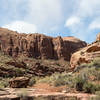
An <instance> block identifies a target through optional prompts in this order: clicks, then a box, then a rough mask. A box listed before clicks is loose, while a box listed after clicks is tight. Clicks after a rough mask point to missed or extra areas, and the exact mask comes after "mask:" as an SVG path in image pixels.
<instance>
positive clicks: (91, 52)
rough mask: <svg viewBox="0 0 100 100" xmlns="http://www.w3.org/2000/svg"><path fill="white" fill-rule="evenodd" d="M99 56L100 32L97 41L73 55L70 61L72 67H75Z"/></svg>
mask: <svg viewBox="0 0 100 100" xmlns="http://www.w3.org/2000/svg"><path fill="white" fill-rule="evenodd" d="M98 57H100V34H98V35H97V39H96V42H93V43H92V44H90V45H88V46H87V47H85V48H82V49H81V50H79V51H77V52H75V53H74V54H73V55H72V57H71V61H70V64H71V68H72V69H74V68H75V67H76V66H78V65H80V64H82V63H90V62H91V61H92V60H93V59H95V58H98Z"/></svg>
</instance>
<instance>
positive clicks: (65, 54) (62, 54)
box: [0, 28, 87, 61]
mask: <svg viewBox="0 0 100 100" xmlns="http://www.w3.org/2000/svg"><path fill="white" fill-rule="evenodd" d="M86 45H87V44H86V43H85V42H84V41H81V40H79V39H77V38H74V37H65V38H62V37H56V38H52V37H49V36H45V35H43V34H37V33H35V34H24V33H21V34H20V33H17V32H15V31H10V30H8V29H4V28H0V50H1V51H3V52H4V53H5V54H8V55H10V56H13V57H18V56H20V55H24V56H28V57H34V58H41V59H64V60H67V61H69V60H70V57H71V54H72V53H74V52H75V51H77V50H78V49H80V48H82V47H85V46H86Z"/></svg>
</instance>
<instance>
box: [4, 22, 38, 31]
mask: <svg viewBox="0 0 100 100" xmlns="http://www.w3.org/2000/svg"><path fill="white" fill-rule="evenodd" d="M2 27H4V28H8V29H10V30H13V31H18V32H19V33H34V32H36V31H37V27H36V25H34V24H30V23H27V22H24V21H14V22H12V23H10V24H8V25H4V26H2Z"/></svg>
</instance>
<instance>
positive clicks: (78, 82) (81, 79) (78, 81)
mask: <svg viewBox="0 0 100 100" xmlns="http://www.w3.org/2000/svg"><path fill="white" fill-rule="evenodd" d="M85 83H86V79H85V78H84V77H82V76H78V77H77V78H76V83H75V84H76V90H77V91H83V86H84V84H85Z"/></svg>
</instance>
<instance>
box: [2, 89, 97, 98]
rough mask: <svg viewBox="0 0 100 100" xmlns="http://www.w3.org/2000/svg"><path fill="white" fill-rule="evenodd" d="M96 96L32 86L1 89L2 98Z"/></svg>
mask: <svg viewBox="0 0 100 100" xmlns="http://www.w3.org/2000/svg"><path fill="white" fill-rule="evenodd" d="M94 96H95V95H89V94H84V93H77V94H75V93H62V92H52V93H46V92H45V91H44V92H43V90H41V89H40V90H39V89H38V90H36V89H32V88H27V89H24V88H23V89H18V88H16V89H13V88H6V89H1V90H0V100H35V99H36V98H37V99H36V100H38V98H42V100H47V99H46V98H49V99H50V100H72V98H73V99H76V100H88V98H89V97H94ZM25 98H26V99H25ZM43 98H44V99H43ZM49 99H48V100H49ZM39 100H40V99H39Z"/></svg>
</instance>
